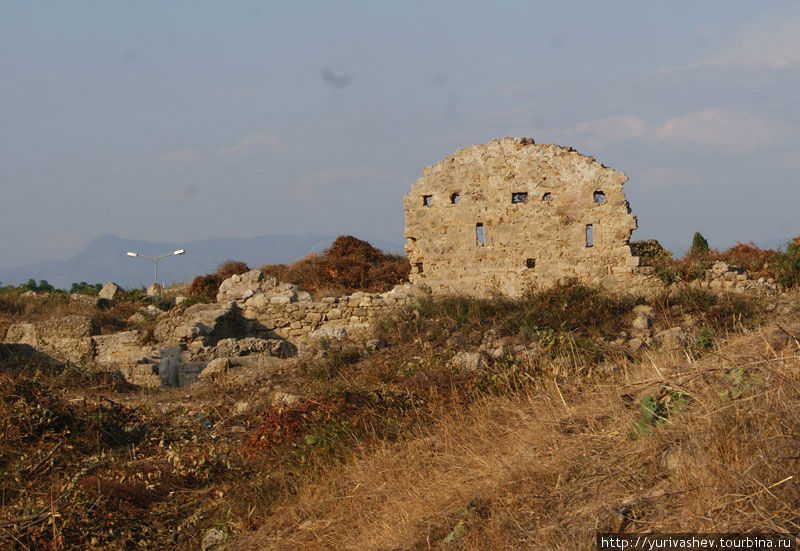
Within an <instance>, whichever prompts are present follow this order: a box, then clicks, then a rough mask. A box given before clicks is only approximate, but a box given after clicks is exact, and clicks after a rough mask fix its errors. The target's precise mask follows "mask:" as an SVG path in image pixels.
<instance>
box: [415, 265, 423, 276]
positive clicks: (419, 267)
mask: <svg viewBox="0 0 800 551" xmlns="http://www.w3.org/2000/svg"><path fill="white" fill-rule="evenodd" d="M414 266H416V267H417V273H418V274H421V273H422V272H423V270H422V262H415V263H414Z"/></svg>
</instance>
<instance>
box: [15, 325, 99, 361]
mask: <svg viewBox="0 0 800 551" xmlns="http://www.w3.org/2000/svg"><path fill="white" fill-rule="evenodd" d="M99 333H100V326H99V325H98V323H97V322H96V321H95V320H93V319H91V318H87V317H85V316H64V317H59V318H52V319H49V320H47V321H37V322H33V323H17V324H15V325H12V326H11V327H9V328H8V333H7V334H6V341H8V342H15V343H24V344H29V345H31V346H33V347H34V348H36V349H38V350H41V351H43V352H46V353H47V354H50V355H51V356H53V357H54V358H57V359H59V360H64V361H68V362H73V363H77V364H81V365H82V364H85V363H87V362H89V361H91V360H92V358H94V341H93V340H92V337H93V336H94V335H98V334H99Z"/></svg>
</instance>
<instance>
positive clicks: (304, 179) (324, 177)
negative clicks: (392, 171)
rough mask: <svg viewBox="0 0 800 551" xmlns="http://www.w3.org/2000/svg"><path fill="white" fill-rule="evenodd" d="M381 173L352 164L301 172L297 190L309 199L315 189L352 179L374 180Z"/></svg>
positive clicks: (381, 175) (304, 197)
mask: <svg viewBox="0 0 800 551" xmlns="http://www.w3.org/2000/svg"><path fill="white" fill-rule="evenodd" d="M382 177H383V173H381V172H380V171H378V170H376V169H374V168H371V167H368V166H352V167H344V168H333V169H328V170H321V171H319V172H312V173H309V174H303V175H302V176H300V178H299V182H298V190H299V191H300V196H301V197H302V198H303V199H305V200H309V199H311V198H312V197H313V196H314V193H315V192H316V191H319V190H320V189H322V188H326V187H329V186H332V185H335V184H339V183H343V182H352V181H359V180H361V181H363V180H367V179H369V180H375V179H378V178H382Z"/></svg>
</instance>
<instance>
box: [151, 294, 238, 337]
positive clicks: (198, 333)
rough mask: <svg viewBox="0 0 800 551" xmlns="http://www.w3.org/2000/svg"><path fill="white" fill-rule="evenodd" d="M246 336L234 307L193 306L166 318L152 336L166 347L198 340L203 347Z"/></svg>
mask: <svg viewBox="0 0 800 551" xmlns="http://www.w3.org/2000/svg"><path fill="white" fill-rule="evenodd" d="M246 334H247V328H246V327H245V326H244V323H243V320H242V318H241V313H240V312H239V308H238V307H237V306H236V303H234V302H232V301H227V302H224V303H221V304H195V305H194V306H190V307H189V308H187V309H186V310H184V311H182V312H180V313H178V314H176V315H169V316H167V317H165V318H163V319H161V320H160V321H159V322H158V325H157V326H156V329H155V331H154V332H153V335H154V336H155V338H156V340H157V341H158V342H159V343H160V344H162V345H166V346H180V345H185V344H187V343H189V342H191V341H193V340H195V339H201V340H202V341H203V344H205V345H213V344H216V343H217V341H219V340H220V339H226V338H233V337H241V336H245V335H246Z"/></svg>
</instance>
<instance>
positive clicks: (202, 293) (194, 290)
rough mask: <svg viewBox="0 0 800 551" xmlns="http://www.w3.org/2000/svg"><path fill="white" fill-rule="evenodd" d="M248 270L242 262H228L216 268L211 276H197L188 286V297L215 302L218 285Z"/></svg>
mask: <svg viewBox="0 0 800 551" xmlns="http://www.w3.org/2000/svg"><path fill="white" fill-rule="evenodd" d="M249 270H250V268H248V267H247V264H245V263H244V262H238V261H236V260H228V261H226V262H223V263H222V264H220V265H219V266H218V267H217V270H216V271H215V272H214V273H213V274H206V275H201V276H197V277H196V278H194V279H193V280H192V282H191V283H190V284H189V295H190V296H193V297H199V298H202V299H205V300H209V301H212V302H213V301H215V300H217V292H218V291H219V286H220V284H221V283H222V282H223V281H225V280H226V279H228V278H229V277H231V276H232V275H239V274H243V273H245V272H247V271H249Z"/></svg>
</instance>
